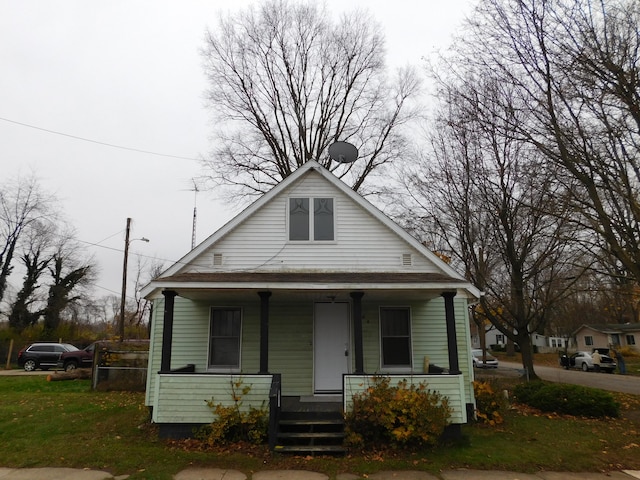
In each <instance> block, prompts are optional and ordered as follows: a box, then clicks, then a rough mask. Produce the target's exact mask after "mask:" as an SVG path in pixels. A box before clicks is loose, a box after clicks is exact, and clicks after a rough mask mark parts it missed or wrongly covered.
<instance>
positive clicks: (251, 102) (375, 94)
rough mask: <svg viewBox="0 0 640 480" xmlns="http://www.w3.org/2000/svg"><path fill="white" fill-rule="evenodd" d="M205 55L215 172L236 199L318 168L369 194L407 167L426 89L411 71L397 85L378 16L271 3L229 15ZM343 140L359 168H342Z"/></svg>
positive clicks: (279, 0) (223, 18) (213, 32)
mask: <svg viewBox="0 0 640 480" xmlns="http://www.w3.org/2000/svg"><path fill="white" fill-rule="evenodd" d="M202 54H203V58H204V66H205V72H206V75H207V78H208V80H209V85H210V87H209V90H208V92H207V101H208V104H209V106H210V107H211V109H212V111H213V112H214V115H215V121H216V126H217V128H216V131H215V135H214V136H215V145H216V147H215V150H214V151H213V153H212V159H211V160H210V161H209V162H208V165H209V167H210V168H211V171H212V173H211V178H212V179H213V180H214V181H215V182H216V183H218V184H224V185H227V186H229V187H230V189H231V191H232V192H233V193H234V194H236V195H241V196H242V195H245V196H246V195H257V194H261V193H263V192H265V191H267V190H269V189H270V188H271V187H272V186H274V185H276V184H277V183H278V182H279V181H280V180H282V179H283V178H285V177H287V176H289V175H290V174H291V173H292V172H293V171H294V170H295V169H296V168H297V167H299V166H300V165H302V164H304V163H305V162H306V161H308V160H310V159H315V160H317V161H319V162H320V163H321V164H322V165H324V166H325V167H327V168H328V169H329V170H331V171H333V172H334V173H335V174H336V175H338V176H339V177H340V178H343V179H344V180H345V181H346V182H347V183H349V184H350V185H351V186H352V188H353V189H354V190H356V191H360V192H362V193H366V192H365V191H366V188H365V179H367V177H369V176H370V175H371V176H373V175H372V174H375V173H378V172H381V171H382V170H383V167H384V166H385V165H386V164H387V163H389V162H391V161H392V160H395V161H398V160H399V159H400V158H402V153H403V152H404V151H405V148H406V144H407V141H406V140H405V139H403V138H402V136H401V135H400V133H399V132H400V127H401V126H402V125H403V124H404V123H405V122H407V121H408V120H409V119H411V118H412V116H413V115H414V114H415V111H412V110H410V109H409V108H408V107H409V102H410V100H411V99H412V98H413V97H414V96H415V95H416V94H417V92H418V90H419V82H418V79H417V76H416V75H415V74H414V72H413V71H412V70H411V69H404V70H401V71H399V72H398V74H397V77H396V78H395V80H393V81H390V80H389V79H388V78H387V75H386V71H385V65H384V39H383V35H382V33H381V32H380V29H379V27H378V26H377V24H376V23H375V22H374V21H373V20H372V19H371V17H370V16H369V15H367V14H365V13H363V12H357V13H356V12H354V13H352V14H350V15H345V16H343V17H342V18H340V20H339V21H337V22H334V21H332V20H331V16H330V15H329V13H328V12H327V11H326V10H325V8H324V7H321V6H319V4H318V3H317V2H313V1H308V2H306V3H290V2H288V1H287V0H267V1H265V2H263V3H262V4H261V5H260V6H259V7H257V8H253V7H250V8H248V9H247V10H245V11H240V12H238V13H237V14H235V15H228V16H221V17H220V18H219V22H218V25H217V27H216V28H215V29H212V30H210V31H209V32H208V33H207V35H206V46H205V48H204V49H203V52H202ZM335 141H348V142H351V143H353V144H355V145H356V146H357V147H358V149H359V153H360V159H359V161H358V162H356V163H353V164H349V165H344V164H339V163H336V162H335V161H333V160H332V159H331V158H330V157H329V156H328V153H327V148H328V146H329V145H330V144H331V143H333V142H335Z"/></svg>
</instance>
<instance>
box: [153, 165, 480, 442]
mask: <svg viewBox="0 0 640 480" xmlns="http://www.w3.org/2000/svg"><path fill="white" fill-rule="evenodd" d="M143 295H144V296H145V297H146V298H147V299H150V300H152V301H153V318H152V322H151V348H150V359H149V369H148V372H149V373H148V379H147V391H146V404H147V405H148V406H150V407H152V419H153V421H154V422H155V423H157V424H158V425H159V428H160V434H161V435H162V436H174V437H177V436H186V435H189V434H190V433H191V431H192V428H193V427H194V426H197V425H202V424H206V423H210V422H211V421H213V418H214V417H213V413H212V411H211V409H210V408H208V407H207V405H206V403H205V401H206V400H211V398H212V397H213V398H214V399H215V401H216V402H220V403H224V402H227V403H228V402H230V397H231V394H232V393H231V390H232V384H233V382H238V384H242V386H243V387H242V388H244V387H250V390H249V392H246V395H245V398H243V407H244V408H246V407H248V406H249V405H254V406H257V407H260V406H261V405H267V406H269V409H270V415H271V421H272V423H271V427H270V434H272V435H273V434H274V430H275V429H277V428H278V427H277V420H278V415H280V414H281V413H282V411H283V410H286V409H288V408H297V407H299V406H300V405H301V404H304V403H305V402H308V403H309V404H310V405H311V404H313V405H314V406H315V407H317V406H318V404H322V403H327V404H329V403H332V402H334V403H333V405H337V406H338V407H339V408H340V409H349V408H350V405H351V399H352V396H353V395H354V393H357V392H361V391H363V390H364V389H366V388H367V387H368V386H369V385H370V384H371V381H372V378H373V376H375V375H389V376H391V377H392V378H393V379H397V380H400V379H407V380H408V381H409V382H415V383H418V382H426V383H428V388H429V389H431V390H433V391H438V392H440V393H441V394H443V395H446V396H447V397H448V398H449V404H450V405H451V406H452V407H453V416H452V418H451V421H452V425H451V426H450V431H449V433H453V434H455V433H459V427H460V425H461V424H464V423H466V422H467V420H468V418H469V415H473V408H474V404H475V399H474V394H473V385H472V382H473V369H472V361H471V356H470V333H469V319H468V314H467V311H468V304H469V303H470V302H472V301H475V300H476V299H477V298H478V296H479V292H478V291H477V290H476V289H475V288H474V287H473V286H472V285H470V284H469V283H468V282H467V281H466V280H465V279H464V277H463V276H461V275H460V274H459V273H457V272H456V271H454V270H453V269H452V268H451V267H450V266H449V265H447V264H446V263H445V262H443V261H442V260H441V259H440V258H438V257H437V256H436V255H435V254H433V253H432V252H431V251H429V250H428V249H426V248H425V247H424V246H422V245H421V244H420V242H418V241H417V240H415V239H414V238H413V237H411V236H410V235H408V234H407V233H406V232H405V231H404V230H403V229H401V228H400V227H399V226H397V225H396V224H395V223H394V222H392V221H391V220H390V219H389V218H388V217H386V216H385V215H384V214H382V213H381V212H380V211H379V210H378V209H376V208H375V207H374V206H372V205H371V204H370V203H369V202H368V201H366V200H364V199H363V198H362V197H361V196H359V195H358V194H357V193H355V192H354V191H353V190H351V189H350V188H349V187H347V186H346V185H345V184H344V183H343V182H342V181H341V180H339V179H338V178H336V177H335V176H334V175H333V174H332V173H330V172H329V171H328V170H326V169H325V168H323V167H321V166H320V165H319V164H318V163H317V162H314V161H309V162H307V163H306V164H305V165H303V166H302V167H300V168H298V169H297V170H296V171H295V172H294V173H293V174H292V175H290V176H289V177H288V178H286V179H285V180H284V181H282V182H281V183H280V184H279V185H278V186H276V187H274V188H273V189H272V190H271V191H270V192H268V193H267V194H265V195H264V196H262V197H261V198H260V199H259V200H257V201H256V202H255V203H253V204H252V205H250V206H249V207H248V208H247V209H246V210H244V211H243V212H242V213H241V214H239V215H238V216H237V217H236V218H234V219H233V220H232V221H230V222H229V223H227V224H226V225H225V226H224V227H222V228H221V229H220V230H219V231H217V232H216V233H214V234H213V235H212V236H210V237H209V238H208V239H206V240H205V241H204V242H203V243H202V244H200V245H199V246H197V247H196V248H195V249H193V250H192V251H191V252H189V253H188V254H187V255H186V256H185V257H184V258H182V259H181V260H180V261H178V262H177V263H176V264H175V265H173V266H172V267H170V268H169V269H168V270H167V271H165V272H164V273H163V274H162V275H161V276H160V277H159V278H157V279H155V280H154V281H152V282H151V283H150V284H149V285H147V286H146V287H145V289H144V291H143ZM437 367H441V368H440V369H439V368H437ZM443 369H444V371H443ZM430 372H431V373H430Z"/></svg>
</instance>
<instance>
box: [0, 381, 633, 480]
mask: <svg viewBox="0 0 640 480" xmlns="http://www.w3.org/2000/svg"><path fill="white" fill-rule="evenodd" d="M513 381H514V380H507V379H505V380H503V381H502V382H504V383H500V384H498V385H496V387H497V388H506V389H508V388H510V384H509V383H506V382H513ZM617 398H618V400H619V401H620V402H621V403H622V410H623V417H622V418H620V419H605V420H592V419H582V418H575V417H558V416H555V415H543V414H539V413H536V412H534V411H532V410H528V409H523V408H512V409H511V410H509V411H508V412H507V413H506V415H505V420H506V421H505V423H504V424H502V425H499V426H497V427H485V426H480V425H467V426H465V427H464V428H463V432H464V434H465V441H464V442H461V443H460V444H459V445H448V446H440V447H438V448H436V449H430V450H426V451H423V452H419V453H396V452H391V451H379V452H371V451H368V452H366V453H363V452H351V454H349V455H348V456H346V457H291V456H285V455H280V454H271V453H270V452H268V450H267V449H266V448H264V447H258V448H256V447H251V448H249V447H247V448H245V449H243V450H241V451H239V452H238V449H237V446H234V447H233V448H226V449H224V448H220V449H217V450H214V451H212V450H208V451H206V450H204V449H201V448H199V445H198V444H196V443H195V442H167V441H164V440H160V439H158V437H157V433H156V431H155V429H154V428H153V427H152V426H151V425H149V423H148V413H147V410H146V408H145V407H144V406H143V400H144V397H143V394H140V393H124V392H93V391H91V390H90V388H89V382H88V381H86V380H73V381H60V382H47V381H46V380H45V377H44V376H37V377H35V376H29V377H20V376H15V377H14V376H6V377H4V376H3V377H0V399H1V400H0V445H2V457H1V459H0V466H2V467H42V466H61V467H76V468H85V467H86V468H91V469H100V470H107V471H109V472H111V473H113V474H114V475H121V474H130V475H131V476H130V478H131V480H137V479H154V480H162V479H170V478H172V476H173V475H174V474H175V473H177V472H178V471H180V470H181V469H184V468H186V467H189V466H211V467H216V468H230V469H237V470H240V471H243V472H244V473H246V474H250V473H251V472H254V471H257V470H265V469H279V468H285V469H286V468H296V469H307V470H314V471H318V472H324V473H326V474H328V475H329V476H330V477H331V478H334V477H335V475H336V474H338V473H341V472H351V473H355V474H360V475H364V474H370V473H373V472H376V471H379V470H391V469H402V470H405V469H411V470H424V471H428V472H432V473H437V472H439V471H440V470H442V469H449V468H457V467H468V468H476V469H501V470H502V469H504V470H516V471H523V472H531V471H537V470H542V469H544V470H560V471H566V470H572V471H608V470H617V469H621V468H627V469H634V470H638V469H640V445H638V443H640V442H639V441H638V438H639V436H640V397H637V396H630V395H618V396H617Z"/></svg>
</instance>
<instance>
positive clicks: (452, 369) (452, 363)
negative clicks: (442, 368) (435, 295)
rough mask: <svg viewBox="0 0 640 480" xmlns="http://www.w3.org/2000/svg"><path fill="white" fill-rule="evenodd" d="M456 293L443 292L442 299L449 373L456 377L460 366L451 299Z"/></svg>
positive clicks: (454, 316)
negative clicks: (445, 323)
mask: <svg viewBox="0 0 640 480" xmlns="http://www.w3.org/2000/svg"><path fill="white" fill-rule="evenodd" d="M455 296H456V292H443V293H442V297H444V314H445V319H446V322H447V344H448V347H449V373H450V374H452V375H458V374H460V373H462V372H460V364H459V362H458V340H457V338H456V314H455V312H454V308H453V297H455Z"/></svg>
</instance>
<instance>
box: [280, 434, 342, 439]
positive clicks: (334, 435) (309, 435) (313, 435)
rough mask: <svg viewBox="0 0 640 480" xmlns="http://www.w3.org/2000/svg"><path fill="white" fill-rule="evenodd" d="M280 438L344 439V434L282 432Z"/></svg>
mask: <svg viewBox="0 0 640 480" xmlns="http://www.w3.org/2000/svg"><path fill="white" fill-rule="evenodd" d="M278 438H339V439H343V438H344V432H281V433H278Z"/></svg>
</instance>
